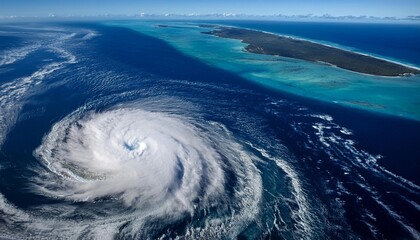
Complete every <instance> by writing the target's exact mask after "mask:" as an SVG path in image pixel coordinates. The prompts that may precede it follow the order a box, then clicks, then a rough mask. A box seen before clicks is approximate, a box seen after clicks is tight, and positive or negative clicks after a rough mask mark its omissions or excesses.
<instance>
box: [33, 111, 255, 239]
mask: <svg viewBox="0 0 420 240" xmlns="http://www.w3.org/2000/svg"><path fill="white" fill-rule="evenodd" d="M151 104H152V105H153V104H156V103H151ZM150 108H154V106H151V107H150V103H149V106H148V107H146V108H144V109H142V108H138V107H133V106H128V107H119V108H116V109H108V110H104V111H101V112H93V111H78V112H75V113H74V114H71V115H69V116H68V117H66V118H64V119H63V120H61V121H60V122H58V123H56V124H55V125H54V126H53V128H52V130H51V132H50V133H49V134H48V135H47V136H46V137H44V140H43V143H42V145H41V146H40V147H39V148H38V149H36V151H35V153H34V154H35V156H36V157H37V158H38V159H40V160H41V162H43V163H44V165H45V169H46V170H47V171H45V173H44V174H42V177H39V179H37V180H36V181H35V182H36V185H37V189H38V191H40V192H41V193H42V194H44V195H47V196H49V197H54V198H61V199H66V200H68V201H74V202H85V203H86V202H88V203H94V202H96V201H104V199H107V200H109V199H111V200H112V201H117V202H120V203H121V204H123V205H124V206H126V207H129V208H130V209H132V211H133V212H132V213H131V216H128V217H127V215H123V214H121V215H118V214H115V213H112V212H108V213H107V217H108V218H113V217H114V218H116V219H115V221H113V222H114V223H115V224H116V227H119V226H118V224H120V225H122V224H123V222H124V221H127V218H131V219H130V220H129V222H130V224H128V225H130V231H129V232H132V233H133V234H134V233H136V234H137V233H138V232H141V231H146V230H144V229H147V228H145V225H146V224H148V223H150V222H153V221H158V220H160V219H164V221H166V222H167V223H168V224H171V221H178V220H180V219H182V218H185V216H190V217H193V216H194V215H199V214H206V213H208V212H210V210H212V211H213V210H215V209H216V212H217V213H218V214H217V216H214V217H210V216H207V217H206V218H205V219H206V222H205V223H204V225H205V227H201V228H200V229H199V231H200V232H199V233H197V232H194V231H196V230H194V229H191V230H190V231H188V233H187V234H190V235H191V236H207V237H210V236H213V237H215V236H216V235H219V236H226V235H230V234H232V236H235V234H238V233H239V232H240V231H242V230H243V228H244V227H245V226H246V225H247V224H248V223H249V222H250V221H252V220H253V218H255V217H256V216H257V215H258V212H259V202H260V198H261V195H262V180H261V176H260V175H259V172H258V169H257V168H256V167H255V164H254V163H253V161H255V159H254V158H255V157H253V156H252V154H249V153H247V152H246V151H245V150H244V149H243V147H242V146H241V145H240V144H239V143H237V142H236V141H234V139H233V137H232V136H231V134H230V133H229V132H228V131H227V130H226V129H225V128H224V127H223V126H222V125H220V124H218V123H214V122H205V121H200V120H199V119H196V118H194V119H190V118H188V117H185V116H183V115H182V114H179V113H177V112H160V111H151V110H149V109H150ZM155 108H156V109H159V108H160V106H155ZM118 218H121V219H120V220H121V221H119V220H118ZM122 219H125V220H122ZM126 227H127V226H126ZM197 231H198V230H197ZM149 234H150V233H147V232H144V236H146V235H148V236H150V235H149Z"/></svg>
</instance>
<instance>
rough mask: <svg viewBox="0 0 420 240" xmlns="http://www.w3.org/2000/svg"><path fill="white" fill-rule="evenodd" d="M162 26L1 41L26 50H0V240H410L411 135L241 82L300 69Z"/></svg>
mask: <svg viewBox="0 0 420 240" xmlns="http://www.w3.org/2000/svg"><path fill="white" fill-rule="evenodd" d="M228 23H231V22H228ZM159 24H161V22H142V23H141V24H140V23H138V22H136V21H134V22H131V21H128V22H117V21H116V22H111V23H60V24H58V23H57V24H52V23H51V24H47V23H37V24H33V26H31V27H29V26H27V27H22V26H8V27H3V28H2V27H1V26H0V30H2V29H3V32H4V33H3V32H0V35H1V34H5V33H8V34H9V35H12V36H15V37H16V39H23V40H22V42H20V41H16V42H14V43H12V44H11V46H12V47H10V48H8V49H6V50H1V48H0V50H1V51H2V53H4V54H3V58H2V59H1V60H0V76H1V77H2V78H1V79H0V84H1V85H0V92H1V93H3V94H2V95H1V97H0V150H1V151H0V238H1V239H364V238H367V239H383V238H389V239H399V238H406V239H418V237H419V232H418V221H417V215H418V204H417V202H418V200H419V196H420V195H419V186H418V183H417V182H416V176H414V177H413V176H411V175H410V173H413V172H414V173H415V171H414V170H413V169H414V168H413V167H412V168H404V167H403V166H402V165H400V164H398V163H399V161H400V162H401V161H403V160H404V161H407V162H409V161H411V160H410V159H415V158H413V156H417V155H416V151H417V150H416V149H417V148H416V146H415V144H416V139H418V136H420V135H418V134H416V131H417V130H418V129H420V128H418V123H417V122H415V121H411V120H407V119H404V118H402V117H401V118H399V117H398V118H397V117H395V118H393V117H390V116H383V115H380V114H375V113H370V112H366V111H362V110H360V109H352V108H348V107H344V106H341V105H339V104H338V103H326V102H322V101H317V100H314V99H310V98H304V97H301V96H297V95H292V94H288V93H286V92H279V91H277V90H273V89H272V88H269V87H267V85H264V84H265V83H264V84H261V85H259V84H256V83H255V82H253V81H251V80H252V79H251V80H249V79H246V78H243V76H242V75H241V74H238V73H237V72H236V71H241V72H242V73H243V75H244V76H245V75H249V74H248V72H247V71H252V72H253V73H255V76H256V75H258V76H263V75H264V73H263V68H262V67H263V66H265V64H268V63H269V64H268V65H270V66H272V67H274V66H280V67H282V66H285V68H282V69H283V70H282V71H288V70H287V69H289V70H290V68H291V67H293V69H294V70H293V71H298V70H297V66H296V65H297V64H300V63H299V62H296V61H295V60H288V61H285V60H284V61H283V60H281V59H277V57H272V58H271V57H270V59H268V60H267V59H266V58H264V57H257V56H254V55H252V56H251V55H249V54H250V53H245V52H243V51H241V49H242V48H241V47H240V46H241V45H240V44H242V43H237V42H232V41H231V40H226V39H221V38H216V37H214V36H209V35H208V34H203V33H201V31H202V30H203V29H201V28H200V27H197V24H195V25H193V24H192V23H184V24H181V23H179V22H174V23H171V26H172V25H175V24H177V25H176V26H178V25H179V27H169V26H170V25H169V24H168V27H159V26H158V25H159ZM232 24H234V23H233V22H232ZM126 25H127V26H126ZM161 26H162V25H161ZM133 29H134V30H133ZM159 37H162V39H160V38H159ZM0 40H1V39H0ZM197 41H198V42H199V43H202V44H197V45H183V43H186V42H187V43H195V42H197ZM41 43H42V44H41ZM25 46H26V47H25ZM192 46H194V49H195V50H194V51H196V52H194V51H193V52H192V51H190V49H191V47H192ZM238 46H239V47H238ZM0 47H1V46H0ZM213 47H217V48H218V51H217V52H218V54H225V55H226V58H222V57H220V58H215V55H211V54H212V53H211V52H210V51H209V49H210V48H213ZM226 49H228V50H226ZM225 50H226V51H227V52H224V51H225ZM194 54H196V55H194ZM242 55H245V56H242ZM194 56H197V57H194ZM203 56H204V58H199V57H203ZM206 58H211V59H212V60H211V61H207V60H206ZM230 59H236V60H237V61H239V62H241V64H250V65H249V68H248V69H245V68H239V66H238V65H235V64H233V63H232V61H231V60H230ZM216 60H217V64H215V65H213V61H216ZM254 63H255V64H257V66H255V65H252V64H254ZM218 64H219V65H218ZM231 64H233V65H231ZM306 64H309V63H306ZM28 66H30V67H28ZM218 66H219V67H220V68H219V67H218ZM247 66H248V65H247ZM311 68H313V69H317V68H319V69H317V71H319V72H321V71H323V69H325V68H326V66H325V65H319V66H318V65H313V66H311ZM226 69H230V70H231V71H227V70H226ZM299 71H300V70H299ZM307 71H309V70H307ZM314 71H315V70H314ZM331 71H343V72H346V71H345V70H339V69H334V70H331ZM346 73H347V74H354V73H348V72H346ZM279 77H280V76H279ZM330 77H334V76H330ZM363 77H364V78H368V77H369V76H363ZM407 79H408V77H407ZM388 80H389V79H388ZM317 81H318V80H317ZM389 81H391V80H389ZM279 84H280V83H279ZM403 84H407V83H406V82H405V83H403ZM279 86H281V85H279ZM288 87H291V86H290V85H288ZM353 116H357V117H353ZM378 123H381V124H378ZM382 125H383V126H386V128H382V127H381V126H382ZM411 129H414V130H411ZM402 135H404V137H401V136H402ZM402 143H404V144H402ZM384 146H386V147H384ZM407 159H408V160H407ZM397 160H398V161H397ZM390 163H391V164H390ZM387 164H388V165H387ZM392 164H395V165H392Z"/></svg>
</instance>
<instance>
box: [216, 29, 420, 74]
mask: <svg viewBox="0 0 420 240" xmlns="http://www.w3.org/2000/svg"><path fill="white" fill-rule="evenodd" d="M216 22H218V23H221V24H228V25H234V26H239V27H246V28H252V29H258V30H263V31H268V32H273V33H279V34H285V35H292V36H297V37H302V38H307V39H313V40H318V41H323V42H329V43H333V44H338V45H341V46H344V47H350V48H352V49H356V50H359V51H362V52H365V53H373V54H375V55H379V56H384V57H387V58H392V59H395V60H400V61H403V62H406V63H411V64H414V65H416V66H419V65H420V59H419V57H418V56H420V44H418V43H419V42H420V24H410V23H406V24H403V23H401V24H400V23H331V22H322V23H320V22H283V21H216Z"/></svg>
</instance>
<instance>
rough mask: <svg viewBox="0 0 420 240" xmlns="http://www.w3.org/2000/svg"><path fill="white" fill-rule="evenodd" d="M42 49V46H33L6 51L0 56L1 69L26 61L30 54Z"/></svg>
mask: <svg viewBox="0 0 420 240" xmlns="http://www.w3.org/2000/svg"><path fill="white" fill-rule="evenodd" d="M40 47H41V45H40V44H33V45H30V46H25V47H21V48H15V49H11V50H7V51H4V52H3V53H1V54H0V56H1V58H0V67H2V66H4V65H9V64H12V63H15V62H17V61H20V60H22V59H24V58H25V57H26V56H27V55H29V54H30V53H32V52H34V51H36V50H38V49H39V48H40Z"/></svg>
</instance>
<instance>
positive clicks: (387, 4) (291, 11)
mask: <svg viewBox="0 0 420 240" xmlns="http://www.w3.org/2000/svg"><path fill="white" fill-rule="evenodd" d="M140 13H148V14H193V13H194V14H213V13H234V14H255V15H273V14H282V15H306V14H313V15H323V14H330V15H333V16H346V15H353V16H374V17H398V18H401V17H406V16H419V15H420V0H0V17H8V16H40V17H42V16H48V15H49V14H54V15H56V16H73V15H76V16H81V15H84V16H95V15H103V14H123V15H132V14H140Z"/></svg>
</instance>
